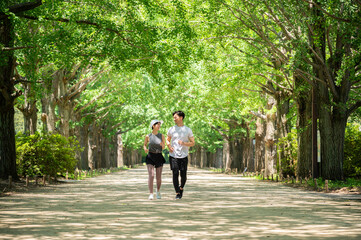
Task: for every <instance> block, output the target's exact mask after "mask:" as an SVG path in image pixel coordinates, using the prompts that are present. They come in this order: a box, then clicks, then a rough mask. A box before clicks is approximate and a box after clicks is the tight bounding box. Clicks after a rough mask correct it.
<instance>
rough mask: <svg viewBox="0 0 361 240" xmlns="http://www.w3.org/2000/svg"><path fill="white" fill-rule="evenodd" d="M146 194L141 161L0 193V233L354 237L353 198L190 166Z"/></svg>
mask: <svg viewBox="0 0 361 240" xmlns="http://www.w3.org/2000/svg"><path fill="white" fill-rule="evenodd" d="M168 169H169V166H167V165H166V166H165V170H164V174H163V185H162V199H160V200H153V201H149V200H147V197H148V193H147V192H148V191H147V185H146V184H147V172H146V169H145V168H144V167H141V168H138V169H131V170H129V171H125V172H118V173H113V174H110V175H104V176H99V177H97V178H93V179H87V180H85V181H79V182H76V183H69V184H61V185H58V186H55V187H48V188H45V189H38V190H36V191H34V192H31V193H25V194H15V195H13V196H10V197H6V198H1V199H0V239H123V238H125V239H263V238H268V239H332V238H334V239H360V238H361V230H360V229H361V222H360V219H361V204H360V202H357V201H347V200H344V199H340V198H337V197H329V196H330V195H327V194H320V193H313V192H305V191H301V190H298V189H293V188H289V187H286V186H282V185H280V184H276V183H263V182H260V181H257V180H253V179H248V178H242V177H240V176H237V175H233V176H228V175H224V174H216V173H211V172H208V171H203V170H198V169H191V170H190V171H189V176H188V182H187V185H186V188H185V192H184V198H183V199H182V200H174V196H175V194H174V190H173V186H172V183H171V173H170V171H169V170H168Z"/></svg>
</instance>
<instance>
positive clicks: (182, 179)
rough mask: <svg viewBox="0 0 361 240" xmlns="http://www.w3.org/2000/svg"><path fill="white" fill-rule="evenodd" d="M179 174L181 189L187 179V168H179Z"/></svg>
mask: <svg viewBox="0 0 361 240" xmlns="http://www.w3.org/2000/svg"><path fill="white" fill-rule="evenodd" d="M180 176H181V185H180V188H181V189H182V190H183V188H184V186H185V185H186V181H187V170H181V171H180Z"/></svg>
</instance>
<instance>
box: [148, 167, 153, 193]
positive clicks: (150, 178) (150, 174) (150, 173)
mask: <svg viewBox="0 0 361 240" xmlns="http://www.w3.org/2000/svg"><path fill="white" fill-rule="evenodd" d="M147 168H148V188H149V193H153V182H154V166H153V165H152V164H147Z"/></svg>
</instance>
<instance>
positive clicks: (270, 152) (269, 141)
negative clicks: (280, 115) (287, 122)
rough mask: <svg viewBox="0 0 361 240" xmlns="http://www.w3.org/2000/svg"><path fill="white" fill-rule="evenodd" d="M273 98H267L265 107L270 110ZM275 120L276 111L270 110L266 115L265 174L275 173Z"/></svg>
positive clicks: (273, 102)
mask: <svg viewBox="0 0 361 240" xmlns="http://www.w3.org/2000/svg"><path fill="white" fill-rule="evenodd" d="M274 104H275V100H274V98H273V97H271V96H270V97H269V98H268V103H267V109H268V110H271V109H272V107H273V105H274ZM275 121H276V113H273V112H272V111H271V112H269V113H267V115H266V136H265V175H266V176H271V174H274V173H276V169H275V165H276V156H277V153H276V145H275Z"/></svg>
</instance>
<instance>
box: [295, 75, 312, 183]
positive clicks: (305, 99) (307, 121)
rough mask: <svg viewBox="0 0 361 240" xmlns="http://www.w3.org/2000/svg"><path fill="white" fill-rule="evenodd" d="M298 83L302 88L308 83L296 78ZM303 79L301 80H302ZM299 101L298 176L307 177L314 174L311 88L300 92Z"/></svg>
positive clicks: (297, 99)
mask: <svg viewBox="0 0 361 240" xmlns="http://www.w3.org/2000/svg"><path fill="white" fill-rule="evenodd" d="M295 81H296V84H298V83H299V85H301V86H300V88H305V86H303V85H304V84H306V83H305V82H303V81H302V80H301V79H299V78H296V80H295ZM300 81H301V82H300ZM296 101H297V129H298V131H297V134H298V152H297V173H296V174H297V176H299V177H302V178H305V177H310V176H312V144H311V143H312V125H311V121H312V108H311V107H312V106H311V104H312V96H311V90H310V89H306V90H305V91H302V92H300V93H299V96H298V97H297V98H296Z"/></svg>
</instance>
